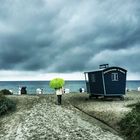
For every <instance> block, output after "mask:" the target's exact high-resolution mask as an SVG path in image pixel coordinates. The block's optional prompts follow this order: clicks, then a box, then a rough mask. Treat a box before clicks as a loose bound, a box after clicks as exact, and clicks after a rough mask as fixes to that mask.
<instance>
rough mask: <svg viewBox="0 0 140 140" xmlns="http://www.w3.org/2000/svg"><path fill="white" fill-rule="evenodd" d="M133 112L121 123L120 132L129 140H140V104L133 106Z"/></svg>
mask: <svg viewBox="0 0 140 140" xmlns="http://www.w3.org/2000/svg"><path fill="white" fill-rule="evenodd" d="M131 107H133V109H132V111H131V112H129V113H128V114H127V115H126V116H125V117H124V118H123V119H122V120H121V121H120V122H119V125H120V130H121V131H120V132H121V133H122V134H123V135H125V136H126V139H128V140H139V139H140V102H138V103H136V104H133V106H131Z"/></svg>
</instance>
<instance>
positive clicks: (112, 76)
mask: <svg viewBox="0 0 140 140" xmlns="http://www.w3.org/2000/svg"><path fill="white" fill-rule="evenodd" d="M111 79H112V81H118V80H119V79H118V73H112V75H111Z"/></svg>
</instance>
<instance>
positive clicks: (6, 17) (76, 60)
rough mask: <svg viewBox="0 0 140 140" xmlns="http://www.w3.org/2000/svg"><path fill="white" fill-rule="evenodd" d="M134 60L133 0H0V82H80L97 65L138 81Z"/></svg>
mask: <svg viewBox="0 0 140 140" xmlns="http://www.w3.org/2000/svg"><path fill="white" fill-rule="evenodd" d="M139 60H140V1H139V0H104V1H103V0H0V80H3V79H7V78H8V79H9V80H10V78H11V79H16V78H17V79H20V78H21V79H26V77H30V78H31V79H32V78H33V79H48V78H51V77H50V75H53V76H62V77H63V76H64V78H67V79H68V77H70V78H71V79H83V72H84V71H88V70H95V69H98V65H99V64H103V63H109V64H110V66H120V67H123V68H125V69H127V70H128V79H140V62H139ZM72 74H73V76H72ZM35 76H36V77H35ZM47 76H48V77H47ZM76 76H77V77H76Z"/></svg>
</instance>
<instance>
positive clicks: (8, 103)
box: [0, 93, 16, 116]
mask: <svg viewBox="0 0 140 140" xmlns="http://www.w3.org/2000/svg"><path fill="white" fill-rule="evenodd" d="M15 109H16V103H15V102H14V101H12V100H10V99H8V98H6V97H5V96H4V95H3V94H2V93H0V116H1V115H3V114H6V113H8V112H9V111H14V110H15Z"/></svg>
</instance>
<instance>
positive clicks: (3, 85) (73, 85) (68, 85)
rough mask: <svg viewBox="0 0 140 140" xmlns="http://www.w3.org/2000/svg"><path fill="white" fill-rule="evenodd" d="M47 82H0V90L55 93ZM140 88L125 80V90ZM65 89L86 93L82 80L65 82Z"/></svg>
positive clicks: (138, 82) (139, 83)
mask: <svg viewBox="0 0 140 140" xmlns="http://www.w3.org/2000/svg"><path fill="white" fill-rule="evenodd" d="M49 82H50V81H49V80H48V81H0V90H2V89H8V90H11V91H12V92H13V93H14V94H18V91H19V88H21V87H26V88H27V94H35V93H36V89H37V88H40V89H42V90H43V93H44V94H52V93H55V91H54V90H53V89H51V88H50V87H49ZM138 87H140V80H127V81H126V88H127V89H129V90H137V89H138ZM64 88H65V89H69V90H70V92H79V88H84V89H85V91H86V83H85V81H84V80H66V81H65V86H64Z"/></svg>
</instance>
